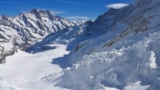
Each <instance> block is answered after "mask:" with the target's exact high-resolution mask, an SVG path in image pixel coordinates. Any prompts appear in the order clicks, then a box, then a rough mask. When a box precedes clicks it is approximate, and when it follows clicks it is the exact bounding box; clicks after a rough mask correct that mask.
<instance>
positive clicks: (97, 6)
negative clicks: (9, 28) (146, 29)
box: [0, 0, 134, 19]
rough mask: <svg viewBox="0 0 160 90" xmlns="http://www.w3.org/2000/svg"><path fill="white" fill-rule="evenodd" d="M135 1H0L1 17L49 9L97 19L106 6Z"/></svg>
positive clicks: (65, 15)
mask: <svg viewBox="0 0 160 90" xmlns="http://www.w3.org/2000/svg"><path fill="white" fill-rule="evenodd" d="M133 1H134V0H0V15H7V16H15V15H17V14H18V13H21V12H25V11H30V10H31V9H33V8H37V9H47V10H51V11H53V12H54V13H55V14H56V15H59V16H63V17H70V18H74V17H76V18H77V17H81V18H91V19H93V18H96V17H97V16H99V15H101V14H103V13H104V12H106V11H107V10H108V9H107V8H106V5H109V4H114V3H127V4H128V3H131V2H133Z"/></svg>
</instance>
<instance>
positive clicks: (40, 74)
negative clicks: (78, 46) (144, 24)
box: [0, 44, 69, 90]
mask: <svg viewBox="0 0 160 90" xmlns="http://www.w3.org/2000/svg"><path fill="white" fill-rule="evenodd" d="M53 46H56V49H53V50H49V51H45V52H40V53H37V54H29V53H26V52H23V51H21V50H18V52H17V53H16V54H14V55H13V56H9V57H7V59H6V62H7V63H6V64H4V65H2V64H1V65H0V77H1V78H2V79H3V80H1V81H0V90H62V88H59V87H53V86H54V83H52V84H51V83H49V81H45V80H44V79H45V77H46V76H49V75H54V76H55V79H57V78H59V77H60V76H61V74H62V68H60V67H59V66H58V65H54V64H52V60H53V59H54V58H58V57H62V56H63V55H65V54H68V53H69V52H68V51H66V50H65V49H66V46H65V45H59V44H54V45H53ZM53 79H54V78H52V80H53ZM4 80H5V81H4ZM8 83H9V84H8ZM17 87H19V88H20V89H17ZM63 90H65V89H63Z"/></svg>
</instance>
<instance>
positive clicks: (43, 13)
mask: <svg viewBox="0 0 160 90" xmlns="http://www.w3.org/2000/svg"><path fill="white" fill-rule="evenodd" d="M30 13H32V14H34V15H35V16H36V17H37V18H39V19H40V20H41V18H42V17H47V18H49V19H51V20H53V19H54V18H55V16H54V15H53V13H52V12H51V11H49V10H38V9H35V8H34V9H32V10H31V11H30Z"/></svg>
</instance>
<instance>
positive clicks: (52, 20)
mask: <svg viewBox="0 0 160 90" xmlns="http://www.w3.org/2000/svg"><path fill="white" fill-rule="evenodd" d="M81 23H82V22H78V21H77V22H76V21H70V20H67V19H64V18H61V17H59V16H54V15H53V14H52V13H51V12H50V11H48V10H37V9H32V10H31V11H30V12H24V13H21V14H19V15H17V16H15V17H7V16H1V17H0V43H1V45H3V44H6V43H8V44H11V45H13V46H14V47H11V48H15V47H16V48H20V49H23V50H25V49H27V48H28V47H30V46H32V45H33V44H35V43H36V42H38V41H41V40H42V39H43V38H44V37H45V36H47V35H49V34H51V33H55V32H59V31H66V30H68V28H72V27H76V26H77V27H78V26H79V25H80V24H81ZM1 45H0V46H1ZM11 45H10V46H11ZM1 47H2V46H1ZM6 48H8V46H6V47H2V49H4V50H5V49H6ZM11 50H12V49H11ZM0 51H1V52H2V53H3V52H4V51H2V50H0ZM12 51H13V50H12ZM13 52H14V51H13ZM8 54H9V53H8ZM0 56H2V55H0ZM0 61H1V60H0Z"/></svg>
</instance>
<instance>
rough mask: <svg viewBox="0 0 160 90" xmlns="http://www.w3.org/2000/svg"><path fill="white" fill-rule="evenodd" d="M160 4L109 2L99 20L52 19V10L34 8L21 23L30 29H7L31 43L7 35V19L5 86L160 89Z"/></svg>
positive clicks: (0, 67)
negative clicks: (111, 5) (118, 5)
mask: <svg viewBox="0 0 160 90" xmlns="http://www.w3.org/2000/svg"><path fill="white" fill-rule="evenodd" d="M159 10H160V1H159V0H136V1H135V2H134V3H131V4H130V5H126V6H123V7H121V8H116V9H115V8H110V9H109V10H108V11H107V12H105V13H104V14H103V15H101V16H99V17H98V18H97V19H96V20H95V21H70V20H67V19H63V18H60V17H57V16H53V15H51V16H52V19H50V18H49V17H50V13H48V11H41V10H38V11H37V10H36V11H34V10H32V11H31V13H30V12H28V13H27V15H29V16H26V17H27V20H28V23H29V22H30V24H31V25H30V24H29V27H28V23H26V24H25V23H23V24H24V25H22V26H25V28H29V31H26V29H25V28H21V30H20V31H18V32H16V30H17V29H16V28H14V29H15V30H13V29H11V30H8V29H7V30H8V31H12V32H14V33H15V35H17V37H19V38H22V37H23V35H24V36H25V35H27V36H26V37H25V38H24V39H22V40H21V39H18V40H20V42H26V43H27V42H28V41H27V40H29V42H30V44H29V47H28V46H27V47H26V46H25V43H23V44H22V43H18V41H16V40H15V38H17V37H10V36H9V35H8V34H9V33H7V32H6V33H7V35H5V30H4V29H5V28H4V27H6V25H2V26H1V27H3V30H2V32H3V37H5V38H6V39H8V40H6V39H4V38H1V39H2V40H1V41H2V42H1V45H0V46H1V47H0V61H3V63H2V64H0V90H159V88H160V22H159V20H160V11H159ZM33 11H34V12H33ZM33 13H34V14H33ZM37 13H39V14H40V16H38V17H37ZM39 14H38V15H39ZM25 15H26V14H25ZM41 16H42V18H40V17H41ZM18 17H20V19H21V18H22V17H23V19H24V17H25V16H24V15H23V14H21V15H20V16H17V18H18ZM17 18H16V20H17V22H18V23H17V22H16V25H18V26H20V27H22V26H21V25H19V23H20V22H23V20H20V21H18V19H17ZM48 18H49V19H48ZM3 19H4V17H3ZM30 19H31V21H30ZM33 19H34V20H33ZM44 19H45V20H44ZM57 19H58V20H57ZM9 20H11V18H10V19H9ZM36 20H38V21H41V20H42V24H44V25H42V26H44V27H45V29H44V30H43V29H42V27H41V28H40V26H41V25H38V26H37V25H36V24H37V23H36V22H35V21H36ZM2 21H3V20H2ZM32 21H34V22H32ZM24 22H26V21H24ZM12 24H13V23H12ZM11 26H12V25H11ZM11 26H7V27H8V28H11ZM34 27H35V28H36V27H37V28H38V29H37V30H38V31H35V32H33V31H32V30H35V28H34ZM47 28H48V29H47ZM52 29H53V31H51V32H48V31H47V30H52ZM41 30H42V31H43V33H45V35H41V33H39V31H41ZM0 32H1V31H0ZM23 32H25V33H23ZM18 33H21V34H22V35H21V34H18ZM35 34H36V35H38V37H32V36H33V35H35ZM0 35H1V34H0ZM8 37H9V38H8ZM39 37H40V38H41V39H39ZM3 39H4V40H3ZM30 39H32V40H30ZM33 39H34V40H33ZM23 46H24V48H25V49H24V48H23ZM6 56H7V57H6Z"/></svg>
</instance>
